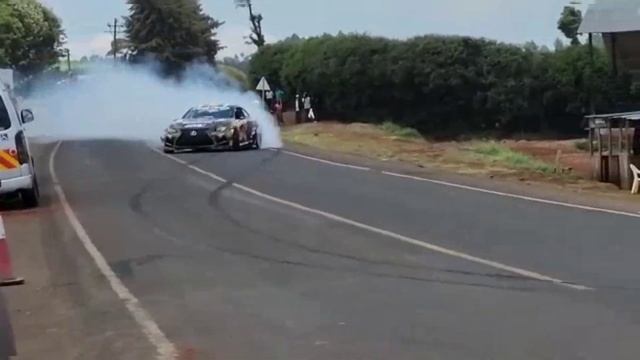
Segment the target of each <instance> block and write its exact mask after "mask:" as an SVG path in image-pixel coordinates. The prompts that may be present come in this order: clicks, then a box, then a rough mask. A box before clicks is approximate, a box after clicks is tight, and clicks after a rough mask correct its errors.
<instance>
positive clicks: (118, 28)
mask: <svg viewBox="0 0 640 360" xmlns="http://www.w3.org/2000/svg"><path fill="white" fill-rule="evenodd" d="M107 27H108V28H109V31H107V33H109V34H111V33H113V43H112V44H111V51H113V62H116V61H117V60H118V59H117V56H118V35H119V34H120V33H122V32H123V31H122V30H123V29H124V28H125V26H124V25H120V24H118V18H114V19H113V24H107Z"/></svg>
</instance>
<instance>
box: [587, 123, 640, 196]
mask: <svg viewBox="0 0 640 360" xmlns="http://www.w3.org/2000/svg"><path fill="white" fill-rule="evenodd" d="M586 119H587V121H588V124H589V154H590V156H591V161H592V164H593V166H592V169H593V178H594V179H596V180H599V181H602V182H609V183H613V184H616V185H618V186H620V187H621V188H622V189H631V180H632V179H633V177H632V176H633V175H632V173H631V168H630V167H629V165H630V164H634V165H636V166H638V167H640V111H636V112H628V113H617V114H600V115H590V116H587V117H586Z"/></svg>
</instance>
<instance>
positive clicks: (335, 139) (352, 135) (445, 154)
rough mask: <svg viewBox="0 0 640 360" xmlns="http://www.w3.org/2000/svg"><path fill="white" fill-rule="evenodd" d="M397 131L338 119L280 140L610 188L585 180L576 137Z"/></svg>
mask: <svg viewBox="0 0 640 360" xmlns="http://www.w3.org/2000/svg"><path fill="white" fill-rule="evenodd" d="M398 134H400V136H399V135H398ZM402 134H412V132H411V131H404V130H403V129H397V128H394V127H392V126H385V125H382V126H380V125H371V124H363V123H352V124H343V123H339V122H321V123H308V124H300V125H295V126H288V127H285V128H284V129H283V138H284V139H285V141H286V142H289V143H294V144H302V145H307V146H312V147H315V148H318V149H323V150H330V151H335V152H339V153H344V154H351V155H357V156H365V157H368V158H371V159H376V160H379V161H383V162H387V161H389V162H391V161H398V162H402V163H408V164H412V165H414V166H416V167H421V168H424V167H429V168H436V169H437V168H440V169H446V170H450V171H454V172H456V173H460V174H474V175H482V176H488V177H499V178H514V179H517V180H519V181H544V182H552V183H555V184H563V185H569V186H574V187H579V188H590V189H597V188H607V189H608V188H609V187H606V186H603V184H600V183H597V182H592V181H590V180H589V176H590V163H589V155H588V153H587V152H584V151H581V150H579V149H578V148H577V147H576V145H575V144H576V141H577V140H561V141H547V140H536V141H515V140H505V141H493V140H470V141H446V142H434V141H429V140H427V139H424V138H416V137H415V136H413V135H411V136H409V135H407V136H402ZM558 155H560V156H559V157H558ZM556 158H558V159H559V161H558V162H556Z"/></svg>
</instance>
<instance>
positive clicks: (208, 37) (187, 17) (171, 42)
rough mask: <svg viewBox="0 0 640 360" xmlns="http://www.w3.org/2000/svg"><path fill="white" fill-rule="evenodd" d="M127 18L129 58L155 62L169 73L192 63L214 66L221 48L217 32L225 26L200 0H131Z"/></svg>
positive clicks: (129, 0) (135, 60)
mask: <svg viewBox="0 0 640 360" xmlns="http://www.w3.org/2000/svg"><path fill="white" fill-rule="evenodd" d="M128 4H129V12H130V15H129V17H127V18H126V19H125V21H126V33H127V35H128V38H129V41H130V42H131V47H130V51H131V56H130V59H131V60H132V61H134V62H139V61H143V60H147V59H149V58H150V59H153V60H155V61H158V62H160V63H161V64H162V65H163V66H164V70H165V71H166V72H167V73H169V74H175V73H179V72H180V71H182V70H184V69H185V67H186V66H187V65H188V64H190V63H193V62H203V63H208V64H211V65H215V58H216V55H217V53H218V51H219V50H220V49H221V47H220V43H219V41H218V40H217V39H215V36H216V30H217V29H218V27H220V26H221V25H222V23H221V22H219V21H217V20H214V19H213V18H212V17H210V16H209V15H207V14H205V13H204V12H203V10H202V5H201V4H200V2H199V0H128Z"/></svg>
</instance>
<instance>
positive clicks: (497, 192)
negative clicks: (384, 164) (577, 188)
mask: <svg viewBox="0 0 640 360" xmlns="http://www.w3.org/2000/svg"><path fill="white" fill-rule="evenodd" d="M382 174H384V175H389V176H395V177H398V178H404V179H411V180H416V181H423V182H429V183H433V184H438V185H443V186H449V187H454V188H458V189H464V190H470V191H476V192H481V193H485V194H492V195H497V196H503V197H509V198H514V199H520V200H526V201H531V202H537V203H542V204H549V205H556V206H563V207H568V208H573V209H580V210H587V211H595V212H602V213H607V214H613V215H623V216H631V217H634V218H640V214H636V213H632V212H627V211H618V210H611V209H604V208H598V207H593V206H586V205H578V204H572V203H566V202H562V201H554V200H546V199H541V198H536V197H531V196H524V195H517V194H512V193H506V192H501V191H494V190H488V189H483V188H478V187H474V186H467V185H462V184H456V183H452V182H448V181H442V180H433V179H427V178H423V177H418V176H411V175H405V174H399V173H394V172H388V171H382Z"/></svg>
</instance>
